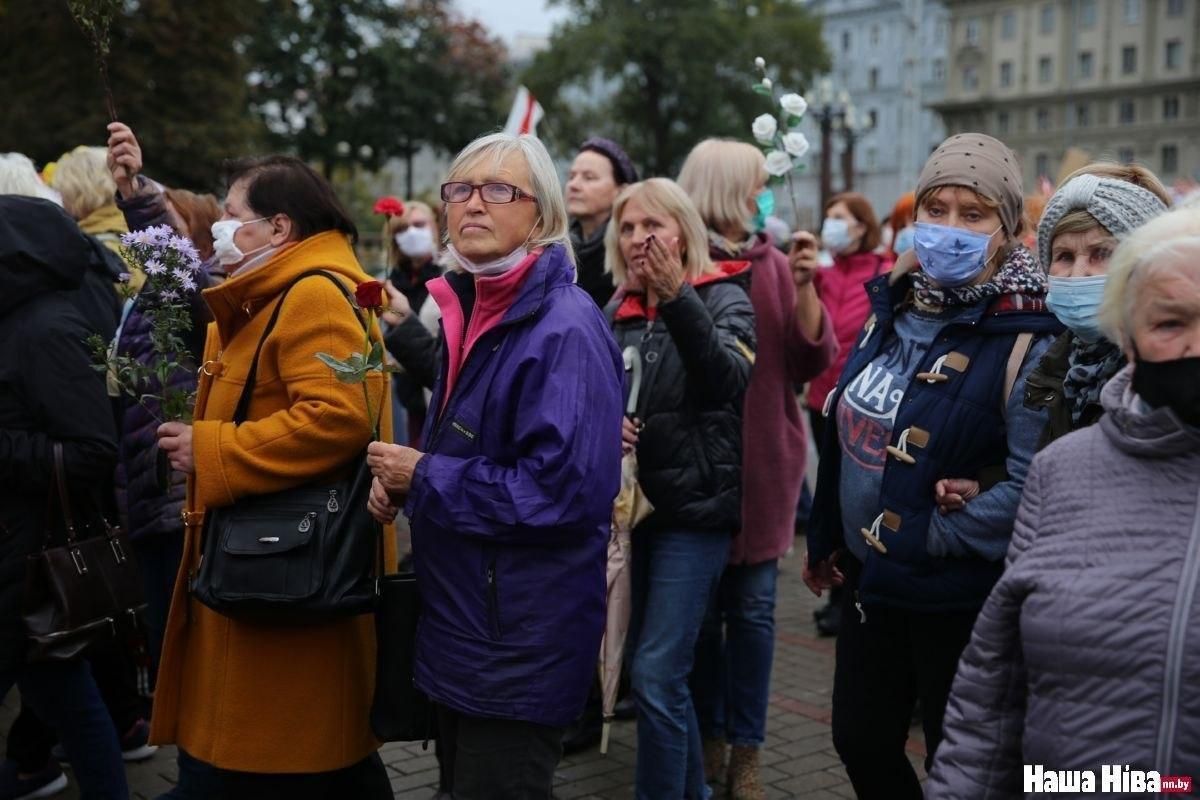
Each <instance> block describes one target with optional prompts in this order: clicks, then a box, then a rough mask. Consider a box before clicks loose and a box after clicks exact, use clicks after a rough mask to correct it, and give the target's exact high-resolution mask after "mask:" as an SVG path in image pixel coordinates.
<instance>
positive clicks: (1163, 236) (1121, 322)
mask: <svg viewBox="0 0 1200 800" xmlns="http://www.w3.org/2000/svg"><path fill="white" fill-rule="evenodd" d="M1189 260H1190V261H1191V263H1200V208H1187V207H1184V208H1177V209H1175V210H1174V211H1168V212H1167V213H1166V214H1162V215H1160V216H1158V217H1155V218H1154V219H1152V220H1150V221H1149V222H1147V223H1146V224H1145V225H1143V226H1142V227H1140V228H1138V229H1136V230H1134V231H1133V232H1132V233H1130V234H1129V235H1128V236H1126V237H1125V238H1124V239H1123V240H1121V243H1120V244H1119V245H1118V246H1117V249H1116V250H1115V251H1113V255H1112V258H1111V259H1110V260H1109V262H1108V272H1107V275H1108V279H1107V280H1106V281H1105V284H1104V301H1103V302H1102V303H1101V304H1100V312H1099V322H1100V328H1101V330H1102V331H1103V332H1104V335H1105V336H1107V337H1108V339H1109V341H1112V342H1116V343H1117V344H1120V345H1126V344H1128V343H1129V341H1130V339H1131V330H1132V328H1133V312H1134V310H1135V308H1136V307H1137V301H1138V295H1139V293H1140V291H1141V287H1142V284H1144V283H1145V281H1146V280H1147V278H1148V277H1149V276H1150V275H1151V274H1153V273H1154V272H1157V271H1158V269H1159V268H1166V267H1168V266H1172V265H1174V264H1179V263H1186V261H1189Z"/></svg>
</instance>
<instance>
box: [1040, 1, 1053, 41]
mask: <svg viewBox="0 0 1200 800" xmlns="http://www.w3.org/2000/svg"><path fill="white" fill-rule="evenodd" d="M1040 30H1041V32H1042V35H1043V36H1047V35H1049V34H1051V33H1054V4H1053V3H1046V4H1045V5H1044V6H1042V24H1041V27H1040Z"/></svg>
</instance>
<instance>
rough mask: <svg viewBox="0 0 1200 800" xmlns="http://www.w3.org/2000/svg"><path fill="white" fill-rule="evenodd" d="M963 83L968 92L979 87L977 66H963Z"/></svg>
mask: <svg viewBox="0 0 1200 800" xmlns="http://www.w3.org/2000/svg"><path fill="white" fill-rule="evenodd" d="M962 85H963V88H964V89H966V90H967V91H968V92H973V91H975V90H976V89H978V88H979V70H977V69H975V67H963V71H962Z"/></svg>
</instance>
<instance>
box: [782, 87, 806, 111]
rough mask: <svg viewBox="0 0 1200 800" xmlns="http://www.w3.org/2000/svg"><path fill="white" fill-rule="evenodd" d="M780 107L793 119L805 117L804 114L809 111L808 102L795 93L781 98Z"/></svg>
mask: <svg viewBox="0 0 1200 800" xmlns="http://www.w3.org/2000/svg"><path fill="white" fill-rule="evenodd" d="M779 105H780V107H781V108H782V109H783V110H784V111H786V112H787V113H788V114H790V115H792V116H793V117H803V116H804V112H805V111H808V101H807V100H805V99H804V98H803V97H801V96H800V95H798V94H796V93H795V92H790V93H788V94H785V95H784V96H783V97H781V98H779Z"/></svg>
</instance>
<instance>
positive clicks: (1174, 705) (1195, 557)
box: [1154, 495, 1200, 775]
mask: <svg viewBox="0 0 1200 800" xmlns="http://www.w3.org/2000/svg"><path fill="white" fill-rule="evenodd" d="M1179 577H1180V580H1179V587H1178V588H1177V589H1176V590H1175V607H1174V608H1173V609H1172V610H1171V628H1170V633H1169V634H1168V636H1169V638H1168V639H1167V670H1166V675H1165V677H1164V679H1163V715H1162V720H1161V721H1160V722H1159V726H1158V751H1157V752H1156V753H1155V754H1154V769H1156V770H1158V771H1159V773H1160V774H1162V775H1170V774H1172V773H1171V770H1172V766H1171V753H1172V751H1173V750H1174V749H1175V727H1176V724H1177V722H1178V718H1179V684H1180V678H1181V674H1182V672H1183V655H1184V647H1183V646H1184V643H1185V642H1184V640H1185V639H1186V638H1187V622H1188V613H1189V611H1190V610H1191V608H1192V602H1193V600H1194V599H1195V596H1196V581H1197V579H1198V578H1200V495H1197V498H1196V510H1195V512H1193V517H1192V535H1191V538H1190V539H1189V540H1188V549H1187V556H1185V558H1184V560H1183V571H1182V572H1181V573H1180V575H1179Z"/></svg>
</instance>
